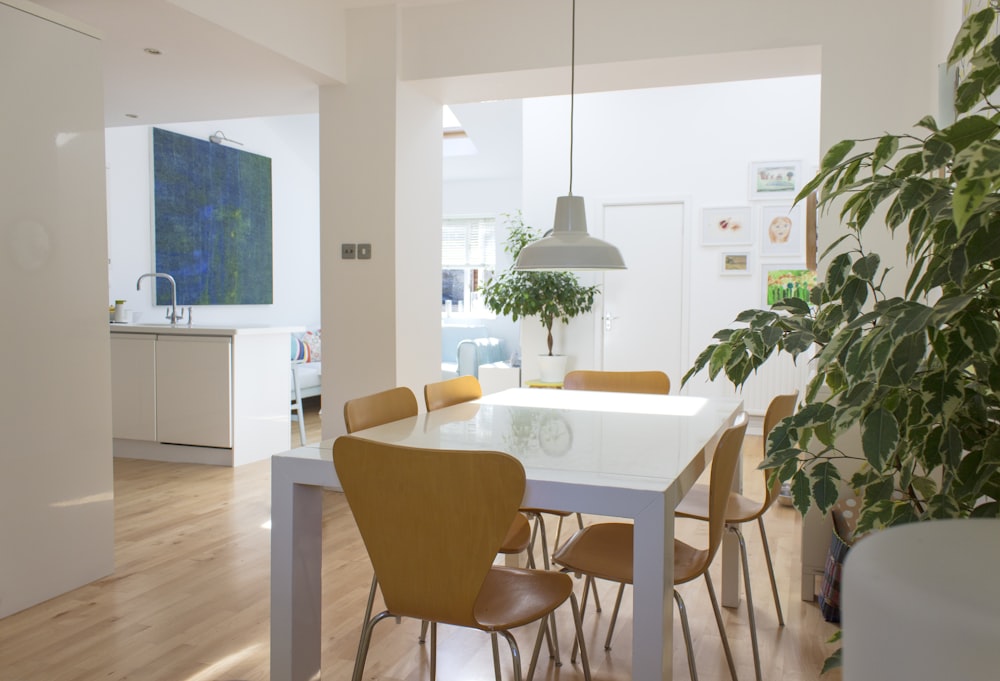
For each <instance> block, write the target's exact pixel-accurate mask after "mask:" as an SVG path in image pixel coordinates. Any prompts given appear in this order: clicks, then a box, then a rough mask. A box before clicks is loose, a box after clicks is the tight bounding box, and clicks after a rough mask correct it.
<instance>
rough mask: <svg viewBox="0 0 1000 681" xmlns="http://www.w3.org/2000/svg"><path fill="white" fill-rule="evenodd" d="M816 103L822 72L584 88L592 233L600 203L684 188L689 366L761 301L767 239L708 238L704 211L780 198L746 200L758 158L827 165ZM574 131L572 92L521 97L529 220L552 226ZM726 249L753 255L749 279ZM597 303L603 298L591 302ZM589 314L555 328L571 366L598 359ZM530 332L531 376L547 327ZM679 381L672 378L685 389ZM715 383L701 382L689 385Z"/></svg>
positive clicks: (579, 184)
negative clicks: (747, 242)
mask: <svg viewBox="0 0 1000 681" xmlns="http://www.w3.org/2000/svg"><path fill="white" fill-rule="evenodd" d="M819 112H820V77H819V76H797V77H789V78H777V79H768V80H756V81H741V82H735V83H714V84H705V85H689V86H680V87H672V88H654V89H645V90H632V91H625V92H611V93H599V94H585V95H578V96H577V97H576V112H575V135H574V175H573V193H574V194H577V195H580V196H583V197H584V198H585V199H586V201H587V213H588V215H587V222H588V226H589V229H590V232H591V233H592V234H594V235H596V236H601V235H602V234H603V225H602V222H601V220H602V209H601V206H602V202H605V201H629V200H638V201H641V200H645V199H650V198H678V197H680V198H683V199H685V200H686V201H687V202H688V207H689V209H690V210H689V212H690V216H689V220H688V225H687V226H688V228H689V229H690V231H691V232H692V233H691V234H690V235H689V239H688V242H689V243H690V244H691V248H690V251H689V252H688V253H687V254H686V255H687V257H686V264H687V265H688V268H687V271H686V273H687V275H688V276H689V277H690V278H689V282H688V283H689V285H688V287H687V290H689V291H690V292H691V295H690V297H689V299H688V300H687V301H685V302H686V304H687V305H688V309H689V312H690V314H689V315H687V317H688V318H689V320H690V321H689V326H688V327H687V328H686V329H685V333H686V335H687V339H686V340H687V343H686V345H687V346H688V348H689V352H688V356H686V357H684V358H682V366H684V367H685V368H686V367H689V366H690V365H691V362H692V361H693V359H694V357H695V356H697V353H698V352H699V351H700V350H701V349H702V348H703V347H705V345H707V344H708V343H709V342H710V341H711V336H712V334H713V333H714V332H715V331H717V330H718V329H720V328H723V327H726V326H729V325H730V324H731V323H732V322H733V319H734V318H735V317H736V314H737V313H738V312H740V311H741V310H744V309H747V308H751V307H759V306H760V305H761V283H760V275H761V273H760V267H761V264H762V259H761V257H759V241H760V240H759V238H754V241H753V245H752V246H748V247H743V246H740V247H738V248H731V249H724V248H721V247H718V246H712V247H709V246H701V245H700V239H699V234H698V229H699V227H700V221H701V210H702V208H706V207H720V206H752V207H753V209H754V210H755V211H756V210H757V209H759V207H760V206H761V205H766V204H768V203H770V204H774V203H775V202H773V201H771V202H761V201H751V200H750V199H749V196H748V189H749V166H750V163H751V161H775V160H798V161H801V162H802V164H803V168H804V169H806V170H807V171H810V170H814V169H815V167H816V166H817V165H818V163H819V156H818V155H819V126H820V121H819V116H820V113H819ZM568 130H569V99H568V98H567V97H545V98H536V99H529V100H525V103H524V185H523V186H524V211H525V218H526V220H527V221H529V222H530V223H531V224H534V225H536V226H540V227H543V228H546V229H547V228H548V227H549V226H550V225H551V224H552V218H553V211H554V208H555V197H556V196H558V195H562V194H565V193H566V190H567V183H568V181H569V178H568V172H569V169H568V157H569V139H568ZM564 131H565V134H563V132H564ZM755 215H756V213H755ZM755 230H756V225H755ZM754 236H755V237H759V232H758V231H755V232H754ZM678 246H680V245H678ZM723 250H739V251H747V252H749V253H750V254H751V261H750V274H749V276H739V277H734V276H720V274H719V258H720V255H721V253H722V251H723ZM803 253H804V251H803ZM766 260H767V261H769V262H772V263H773V262H788V261H789V258H780V257H779V258H775V257H770V258H766ZM793 260H794V259H793ZM801 262H804V260H802V261H801ZM627 264H628V263H626V265H627ZM578 276H580V278H581V280H582V281H585V282H587V283H591V282H593V283H598V284H599V283H601V281H602V278H601V276H600V275H599V274H593V273H586V274H580V275H578ZM652 298H653V294H651V300H650V304H654V302H655V301H654V300H653V299H652ZM599 308H600V305H599V304H598V306H597V307H596V308H595V309H599ZM593 317H594V315H593V314H591V315H587V316H585V317H580V318H578V319H576V320H574V321H573V322H572V323H571V326H570V327H569V328H559V329H557V330H555V333H554V337H555V345H556V349H555V351H556V352H564V353H566V354H569V355H571V356H572V365H571V367H570V368H581V369H593V368H602V367H601V359H600V357H599V356H595V354H596V353H595V336H597V335H598V334H599V327H598V326H597V325H595V324H594V320H593ZM522 333H523V336H524V341H523V342H524V345H525V347H524V348H523V352H524V355H525V364H526V366H525V369H526V371H527V372H528V373H530V372H531V368H530V366H528V365H529V363H530V356H531V355H532V354H537V352H538V351H543V350H544V347H545V345H544V330H543V329H542V328H541V325H540V324H537V323H533V322H529V323H527V324H524V325H522ZM597 341H598V342H599V336H598V338H597ZM598 347H599V346H598ZM526 375H527V374H526ZM672 378H674V377H672ZM679 379H680V377H679V376H678V377H676V378H674V381H675V384H676V385H677V386H678V387H679V385H680V380H679ZM708 390H710V389H709V388H708V387H707V386H705V385H704V384H700V383H696V384H693V385H692V386H691V390H690V392H692V393H694V394H705V393H706V391H708Z"/></svg>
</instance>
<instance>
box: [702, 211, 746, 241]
mask: <svg viewBox="0 0 1000 681" xmlns="http://www.w3.org/2000/svg"><path fill="white" fill-rule="evenodd" d="M701 243H702V245H703V246H733V245H749V244H751V243H753V232H752V229H751V224H750V207H749V206H739V207H735V208H705V209H703V210H702V212H701Z"/></svg>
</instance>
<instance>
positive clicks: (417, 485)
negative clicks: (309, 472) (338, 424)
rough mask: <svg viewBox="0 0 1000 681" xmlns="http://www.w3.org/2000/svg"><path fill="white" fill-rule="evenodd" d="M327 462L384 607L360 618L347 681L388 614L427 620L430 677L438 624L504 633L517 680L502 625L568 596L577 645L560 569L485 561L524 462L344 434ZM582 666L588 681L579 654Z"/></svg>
mask: <svg viewBox="0 0 1000 681" xmlns="http://www.w3.org/2000/svg"><path fill="white" fill-rule="evenodd" d="M333 462H334V465H335V466H336V470H337V477H338V478H339V480H340V482H341V485H342V487H343V489H344V494H345V495H346V497H347V502H348V504H349V505H350V508H351V512H352V513H353V514H354V518H355V520H356V522H357V524H358V530H359V531H360V533H361V537H362V539H363V540H364V543H365V548H366V549H367V551H368V555H369V557H370V558H371V561H372V565H373V566H374V568H375V574H376V576H377V577H378V581H379V584H380V586H381V589H382V595H383V597H384V598H385V603H386V609H385V610H384V611H383V612H380V613H378V614H377V615H375V616H374V617H372V618H371V619H369V620H368V621H367V622H366V624H365V628H364V631H363V632H362V637H361V642H360V644H359V646H358V654H357V658H356V661H355V667H354V676H353V679H354V681H360V680H361V678H362V677H363V674H364V666H365V659H366V658H367V654H368V647H369V644H370V642H371V635H372V630H373V629H374V627H375V625H376V624H377V623H378V622H380V621H381V620H383V619H385V618H387V617H414V618H419V619H422V620H426V621H429V622H431V623H432V624H431V644H432V645H431V660H430V671H431V679H432V680H433V679H434V678H435V676H436V672H437V654H436V645H435V643H436V638H437V626H436V625H437V623H439V622H440V623H443V624H451V625H456V626H463V627H471V628H474V629H479V630H481V631H485V632H488V633H491V634H497V635H500V636H503V637H504V639H506V640H507V642H508V644H509V645H510V650H511V656H512V658H513V667H514V678H515V680H516V681H520V679H521V678H522V677H521V656H520V651H519V648H518V646H517V641H516V640H515V638H514V636H513V635H512V634H511V633H510V630H511V629H513V628H516V627H520V626H524V625H526V624H530V623H532V622H536V621H539V620H542V619H543V618H546V617H548V616H549V615H550V614H551V613H552V612H553V611H554V610H555V609H556V608H558V607H559V606H560V605H562V604H563V603H565V602H566V600H567V599H568V600H570V602H571V604H572V608H573V618H574V621H575V623H576V637H577V641H578V643H579V645H581V646H583V645H584V639H583V635H582V629H581V626H580V612H579V608H578V606H577V602H576V597H575V595H574V594H573V582H572V579H570V577H569V576H568V575H564V574H561V573H557V572H551V571H546V570H531V569H522V568H509V567H495V566H494V565H493V559H494V557H495V556H496V553H497V550H498V549H499V547H500V543H501V542H502V541H503V538H504V536H505V535H506V534H507V531H508V529H509V528H510V522H511V518H512V517H513V516H514V515H516V514H517V508H518V505H519V504H520V503H521V499H522V498H523V497H524V487H525V476H524V468H523V466H522V465H521V463H520V462H519V461H518V460H517V459H515V458H514V457H512V456H510V455H508V454H504V453H501V452H483V451H454V450H435V449H419V448H413V447H404V446H401V445H392V444H384V443H379V442H373V441H371V440H364V439H361V438H357V437H354V436H350V435H347V436H343V437H340V438H338V439H337V441H336V442H335V443H334V447H333ZM544 631H545V627H544V626H540V627H539V629H538V634H537V636H536V638H535V646H534V649H533V652H532V656H531V664H530V666H529V671H528V675H529V678H530V676H531V674H532V673H533V672H534V667H535V664H536V662H537V656H538V652H539V649H540V647H541V642H542V638H543V633H544ZM494 655H496V654H495V653H494ZM581 662H582V664H583V671H584V677H585V678H586V679H587V681H590V678H591V677H590V666H589V663H588V660H587V657H586V651H585V650H584V651H583V654H582V655H581Z"/></svg>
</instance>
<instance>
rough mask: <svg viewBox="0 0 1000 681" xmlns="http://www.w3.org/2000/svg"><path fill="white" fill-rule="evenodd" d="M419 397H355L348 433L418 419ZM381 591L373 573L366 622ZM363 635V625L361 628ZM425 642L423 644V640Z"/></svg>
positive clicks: (347, 406) (348, 407)
mask: <svg viewBox="0 0 1000 681" xmlns="http://www.w3.org/2000/svg"><path fill="white" fill-rule="evenodd" d="M419 410H420V409H419V407H418V406H417V396H416V395H414V394H413V391H412V390H410V389H409V388H407V387H406V386H400V387H398V388H390V389H388V390H383V391H381V392H377V393H373V394H371V395H365V396H364V397H355V398H354V399H350V400H347V401H346V402H344V426H345V427H346V428H347V432H348V433H354V432H357V431H359V430H364V429H366V428H374V427H375V426H381V425H383V424H386V423H392V422H393V421H399V420H400V419H405V418H409V417H411V416H416V415H417V413H418V412H419ZM376 591H378V577H376V575H375V574H374V573H373V574H372V585H371V588H370V589H369V590H368V604H367V605H366V606H365V618H364V620H362V625H363V624H364V623H367V622H368V620H369V618H371V616H372V608H373V607H375V592H376ZM362 636H364V626H362ZM421 643H423V641H421Z"/></svg>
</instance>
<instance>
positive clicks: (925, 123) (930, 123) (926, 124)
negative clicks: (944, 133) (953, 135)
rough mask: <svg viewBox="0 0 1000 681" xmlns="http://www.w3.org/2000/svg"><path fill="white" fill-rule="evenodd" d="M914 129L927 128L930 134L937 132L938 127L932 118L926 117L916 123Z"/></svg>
mask: <svg viewBox="0 0 1000 681" xmlns="http://www.w3.org/2000/svg"><path fill="white" fill-rule="evenodd" d="M913 127H915V128H927V129H928V130H930V131H931V132H937V130H938V125H937V121H935V120H934V116H931V115H927V116H924V117H923V118H921V119H920V120H919V121H917V122H916V123H915V124H914V126H913Z"/></svg>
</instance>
